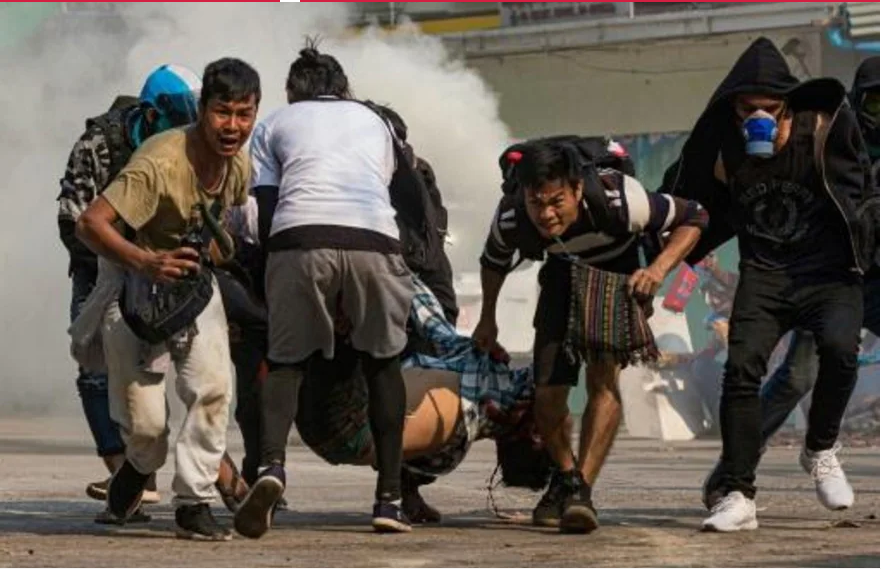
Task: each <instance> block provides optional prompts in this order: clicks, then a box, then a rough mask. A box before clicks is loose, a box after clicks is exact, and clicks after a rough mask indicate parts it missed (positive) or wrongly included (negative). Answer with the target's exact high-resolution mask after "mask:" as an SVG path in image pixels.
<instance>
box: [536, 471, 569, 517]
mask: <svg viewBox="0 0 881 569" xmlns="http://www.w3.org/2000/svg"><path fill="white" fill-rule="evenodd" d="M574 475H575V474H574V472H570V473H563V472H560V471H555V472H554V474H553V475H552V476H551V482H550V484H549V485H548V489H547V491H546V492H545V493H544V495H543V496H542V497H541V500H539V501H538V504H537V505H536V506H535V509H534V510H532V525H535V526H541V527H559V525H560V519H561V518H562V517H563V509H564V508H565V507H566V499H567V498H569V497H571V496H573V495H575V493H576V492H578V488H579V484H574V483H573V481H572V480H570V479H571V478H572V477H573V476H574ZM578 480H579V481H580V477H579V478H578Z"/></svg>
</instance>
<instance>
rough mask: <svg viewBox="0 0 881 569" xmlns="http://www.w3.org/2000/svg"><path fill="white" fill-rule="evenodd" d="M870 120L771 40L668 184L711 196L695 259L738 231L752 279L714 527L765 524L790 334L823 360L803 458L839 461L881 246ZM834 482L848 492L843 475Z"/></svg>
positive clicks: (737, 345) (678, 191)
mask: <svg viewBox="0 0 881 569" xmlns="http://www.w3.org/2000/svg"><path fill="white" fill-rule="evenodd" d="M870 177H871V170H870V165H869V159H868V155H867V153H866V148H865V145H864V143H863V140H862V136H861V135H860V131H859V125H858V123H857V120H856V117H855V116H854V114H853V112H852V110H851V109H850V107H849V105H848V102H847V98H846V94H845V89H844V87H843V86H842V85H841V84H840V83H839V82H838V81H836V80H834V79H817V80H813V81H807V82H804V83H800V82H799V81H798V80H797V79H796V78H795V77H793V76H792V75H791V73H790V71H789V68H788V66H787V64H786V62H785V60H784V58H783V56H782V55H781V54H780V52H779V51H778V50H777V48H776V47H774V45H773V43H771V42H770V41H769V40H768V39H766V38H759V39H758V40H756V41H755V42H753V44H752V45H750V47H749V48H747V50H746V51H745V52H744V53H743V54H742V55H741V56H740V58H739V59H738V60H737V62H736V63H735V64H734V66H733V68H732V69H731V71H730V72H729V74H728V75H727V76H726V78H725V79H724V80H723V81H722V83H721V85H720V86H719V88H718V89H717V90H716V92H715V93H714V94H713V96H712V98H711V99H710V103H709V104H708V106H707V108H706V109H705V111H704V113H703V114H702V115H701V117H700V118H699V119H698V121H697V123H696V124H695V127H694V129H693V131H692V133H691V135H690V137H689V139H688V140H687V141H686V144H685V146H684V148H683V151H682V155H681V157H680V158H679V160H678V161H677V162H676V163H675V164H674V165H673V166H672V167H671V168H670V169H669V170H668V171H667V173H666V175H665V177H664V184H663V188H662V191H663V192H666V193H671V194H673V195H677V196H681V197H687V198H690V199H695V200H697V201H699V202H700V203H701V204H702V205H704V207H706V208H707V209H708V210H709V213H710V225H709V227H708V229H707V231H706V232H705V233H704V234H703V235H702V237H701V241H700V243H699V244H698V245H697V247H695V249H694V251H693V252H692V254H691V255H690V257H689V259H688V261H689V262H691V263H695V262H697V261H699V260H700V259H702V258H703V257H704V256H705V255H706V254H707V253H708V252H710V251H712V250H713V249H715V248H716V247H718V246H719V245H721V244H722V243H724V242H726V241H728V240H729V239H731V238H732V237H735V236H737V237H738V242H739V247H740V256H741V260H740V275H741V276H740V282H739V284H738V288H737V293H736V295H735V299H734V306H733V309H732V314H731V321H730V331H729V352H728V361H727V362H726V364H725V374H724V379H723V386H722V400H721V406H720V415H721V428H722V460H721V465H720V472H721V477H720V478H721V481H720V484H719V488H720V494H721V495H722V498H721V499H720V500H719V501H718V502H717V503H715V504H714V505H713V507H712V511H711V516H710V517H709V518H707V519H706V520H704V522H703V526H702V527H703V529H705V530H710V531H739V530H750V529H755V528H756V527H758V522H757V520H756V506H755V501H754V498H755V492H756V487H755V485H754V482H755V471H756V466H757V464H758V461H759V455H760V448H761V445H762V436H761V434H762V403H761V400H760V398H759V387H760V384H761V378H762V376H763V375H764V374H765V371H766V367H767V362H768V358H769V356H770V354H771V352H772V350H773V349H774V346H775V344H777V342H778V341H779V339H780V338H781V337H782V336H783V334H785V333H786V332H787V331H788V330H790V329H793V328H798V329H805V330H808V331H810V332H812V333H813V335H814V338H815V341H816V344H817V354H818V356H819V361H820V366H819V376H818V378H817V384H816V387H815V389H814V397H815V401H817V404H816V405H814V406H813V407H812V409H811V413H810V417H809V420H808V432H807V435H806V438H805V448H804V451H803V457H802V462H803V464H805V466H806V467H808V468H809V469H810V470H811V471H816V472H817V473H818V475H819V474H820V473H822V472H828V471H834V469H835V468H836V467H837V468H838V470H839V471H840V467H839V466H838V462H837V459H836V458H835V449H834V444H835V441H836V439H837V437H838V430H839V427H840V423H841V417H842V415H843V413H844V410H845V408H846V406H847V403H848V399H849V398H850V394H851V392H852V390H853V386H854V383H855V381H856V370H857V346H858V344H859V332H860V326H861V324H862V319H863V300H862V290H861V289H862V275H863V274H864V273H865V272H866V271H867V270H868V269H869V267H871V265H872V264H874V262H875V258H876V255H877V248H878V191H877V189H876V188H875V187H874V186H873V184H871V182H870ZM825 482H827V483H829V484H832V485H835V486H837V488H832V489H830V493H831V492H836V493H837V492H845V490H844V489H843V488H842V485H846V484H847V483H846V481H845V480H844V479H843V478H838V477H834V478H830V479H828V480H826V481H825Z"/></svg>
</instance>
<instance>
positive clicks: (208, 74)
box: [199, 57, 261, 108]
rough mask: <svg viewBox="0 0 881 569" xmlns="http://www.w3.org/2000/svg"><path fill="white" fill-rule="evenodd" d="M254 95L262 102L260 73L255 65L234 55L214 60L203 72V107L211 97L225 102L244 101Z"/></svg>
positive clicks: (200, 98) (200, 100)
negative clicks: (252, 65)
mask: <svg viewBox="0 0 881 569" xmlns="http://www.w3.org/2000/svg"><path fill="white" fill-rule="evenodd" d="M251 95H254V102H255V103H257V104H259V103H260V96H261V92H260V75H259V74H258V73H257V70H255V69H254V68H253V67H251V66H250V65H248V64H247V63H245V62H244V61H242V60H241V59H236V58H234V57H224V58H223V59H218V60H217V61H212V62H211V63H209V64H208V65H207V66H206V67H205V72H204V73H203V74H202V94H201V96H200V97H199V105H201V106H202V107H203V108H204V107H205V106H206V105H207V104H208V102H209V101H210V100H211V99H220V100H221V101H225V102H232V101H243V100H245V99H247V98H248V97H250V96H251Z"/></svg>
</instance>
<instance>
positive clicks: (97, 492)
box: [86, 484, 107, 502]
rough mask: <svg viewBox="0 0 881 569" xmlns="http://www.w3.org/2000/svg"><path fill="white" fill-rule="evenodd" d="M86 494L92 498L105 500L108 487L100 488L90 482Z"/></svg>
mask: <svg viewBox="0 0 881 569" xmlns="http://www.w3.org/2000/svg"><path fill="white" fill-rule="evenodd" d="M86 496H88V497H89V498H91V499H92V500H98V501H99V502H105V501H106V500H107V487H104V488H99V487H97V486H95V485H93V484H89V485H88V486H86Z"/></svg>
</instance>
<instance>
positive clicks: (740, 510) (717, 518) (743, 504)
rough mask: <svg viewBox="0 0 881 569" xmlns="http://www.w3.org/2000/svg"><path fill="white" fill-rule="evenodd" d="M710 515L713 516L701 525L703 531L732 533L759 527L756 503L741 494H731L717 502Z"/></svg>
mask: <svg viewBox="0 0 881 569" xmlns="http://www.w3.org/2000/svg"><path fill="white" fill-rule="evenodd" d="M710 513H711V514H712V515H711V516H710V517H709V518H707V519H705V520H704V521H703V523H702V524H701V530H703V531H719V532H732V531H741V530H753V529H756V528H757V527H759V522H758V520H756V503H755V501H754V500H750V499H749V498H747V497H746V496H744V495H743V494H742V493H740V492H736V491H735V492H729V493H728V494H727V495H726V496H725V497H724V498H722V499H721V500H719V501H718V502H716V504H715V505H714V506H713V509H712V510H710Z"/></svg>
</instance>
